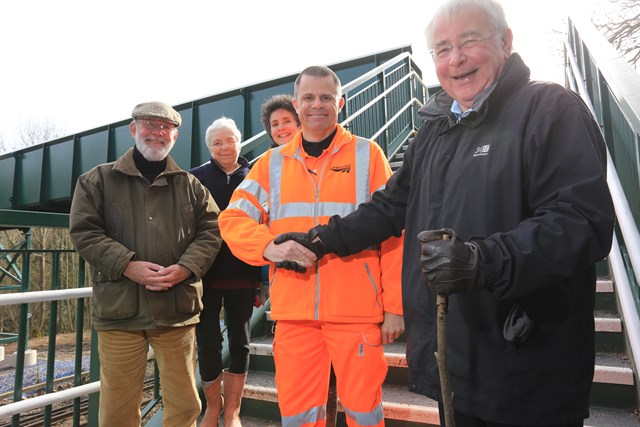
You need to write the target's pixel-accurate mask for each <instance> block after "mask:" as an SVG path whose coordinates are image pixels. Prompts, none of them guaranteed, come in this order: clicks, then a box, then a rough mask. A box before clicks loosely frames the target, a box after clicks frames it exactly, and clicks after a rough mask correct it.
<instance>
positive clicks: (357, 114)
mask: <svg viewBox="0 0 640 427" xmlns="http://www.w3.org/2000/svg"><path fill="white" fill-rule="evenodd" d="M414 74H415V71H411V72H410V73H409V74H407V75H406V76H404V77H402V78H401V79H400V80H398V81H397V82H395V83H394V84H392V85H391V86H389V87H388V88H387V89H385V91H384V92H382V93H381V94H380V95H378V96H376V97H375V98H373V99H372V100H371V101H369V102H367V103H366V104H365V105H363V106H362V107H360V109H358V111H356V112H355V113H351V115H350V116H349V117H348V118H346V119H345V120H343V121H342V123H340V124H341V125H342V126H346V125H348V124H349V123H351V122H352V121H354V120H355V119H357V118H358V117H360V116H361V115H362V114H364V113H365V112H366V111H367V110H368V109H369V107H371V106H373V105H375V104H376V103H378V102H379V101H380V100H381V99H384V97H385V96H386V95H387V94H388V93H389V92H391V91H392V90H393V89H396V88H397V87H398V86H400V85H401V84H403V83H405V81H406V80H411V77H412V76H413V75H414ZM372 139H373V138H372Z"/></svg>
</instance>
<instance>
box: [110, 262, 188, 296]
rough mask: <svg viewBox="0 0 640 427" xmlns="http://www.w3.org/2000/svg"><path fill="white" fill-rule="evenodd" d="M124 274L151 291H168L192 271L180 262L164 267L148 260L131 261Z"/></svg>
mask: <svg viewBox="0 0 640 427" xmlns="http://www.w3.org/2000/svg"><path fill="white" fill-rule="evenodd" d="M122 274H123V276H125V277H127V278H128V279H130V280H132V281H134V282H136V283H138V284H140V285H142V286H144V287H145V288H146V289H147V290H149V291H168V290H169V289H171V288H172V287H174V286H175V285H177V284H178V283H180V282H182V281H184V280H186V279H187V278H188V277H189V276H191V274H192V273H191V270H189V269H188V268H187V267H185V266H183V265H180V264H173V265H170V266H168V267H163V266H161V265H158V264H155V263H153V262H148V261H129V264H127V267H126V268H125V270H124V272H123V273H122Z"/></svg>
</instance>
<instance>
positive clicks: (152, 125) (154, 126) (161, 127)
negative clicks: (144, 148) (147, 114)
mask: <svg viewBox="0 0 640 427" xmlns="http://www.w3.org/2000/svg"><path fill="white" fill-rule="evenodd" d="M136 122H137V123H142V125H143V126H144V127H145V128H147V129H149V130H150V131H153V132H166V133H171V132H173V131H174V130H176V129H177V127H176V126H174V125H171V124H165V123H158V122H152V121H150V120H136Z"/></svg>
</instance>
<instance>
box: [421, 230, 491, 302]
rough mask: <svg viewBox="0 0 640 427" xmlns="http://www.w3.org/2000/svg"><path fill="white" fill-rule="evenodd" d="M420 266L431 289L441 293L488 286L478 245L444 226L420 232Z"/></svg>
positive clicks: (454, 292)
mask: <svg viewBox="0 0 640 427" xmlns="http://www.w3.org/2000/svg"><path fill="white" fill-rule="evenodd" d="M418 240H420V242H421V244H420V269H421V272H422V277H423V278H424V279H425V280H426V281H427V285H428V286H429V288H430V289H431V290H432V291H433V292H435V293H436V294H438V295H450V294H456V293H464V292H475V291H479V290H482V289H484V288H485V276H484V273H483V271H482V269H483V266H482V259H481V257H480V253H479V249H478V245H477V244H476V243H474V242H473V241H470V242H465V241H464V240H461V239H460V238H459V237H458V236H456V234H455V233H454V232H453V230H451V229H449V228H443V229H440V230H428V231H423V232H421V233H419V234H418Z"/></svg>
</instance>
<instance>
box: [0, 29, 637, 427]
mask: <svg viewBox="0 0 640 427" xmlns="http://www.w3.org/2000/svg"><path fill="white" fill-rule="evenodd" d="M565 47H566V52H567V54H566V58H567V60H566V62H567V78H566V80H567V81H566V86H567V87H570V88H571V89H573V90H575V91H576V92H579V93H581V94H582V95H583V97H584V98H585V99H586V100H587V102H588V103H589V105H591V107H592V111H593V113H594V116H595V117H596V118H597V120H598V122H599V123H600V124H601V127H602V130H603V133H604V135H605V139H606V141H607V145H608V147H609V151H610V154H611V156H610V159H609V185H610V189H611V192H612V195H613V198H614V200H615V204H616V215H617V218H618V226H617V227H616V239H615V242H614V245H613V247H612V251H611V254H610V255H609V257H608V258H607V259H606V260H604V261H603V262H601V263H600V264H599V279H598V285H597V291H598V294H597V307H596V311H595V312H594V318H595V324H596V335H597V338H596V339H597V341H596V343H597V352H598V355H597V359H596V365H597V367H596V371H595V373H594V382H593V392H592V397H591V417H590V418H589V419H588V420H586V421H585V425H587V426H592V427H600V426H607V427H623V426H635V425H640V422H639V421H638V417H637V411H638V408H639V406H638V384H639V383H638V374H637V372H638V371H637V367H638V364H639V360H640V320H639V314H638V313H639V310H640V306H639V301H640V298H639V289H638V282H639V281H640V280H639V276H640V237H638V226H639V224H640V200H638V197H639V196H638V195H640V179H639V178H638V176H639V175H640V173H639V170H640V161H639V160H638V159H640V155H639V153H638V150H639V148H638V147H639V144H638V141H639V140H640V100H639V99H638V97H637V95H635V93H636V92H637V87H640V77H639V76H638V75H637V74H635V73H633V74H632V73H630V71H629V70H630V67H629V66H628V64H626V62H625V63H624V64H626V65H624V64H622V61H623V60H622V59H621V58H620V57H619V55H617V54H615V53H612V52H613V49H612V48H611V46H609V45H607V44H606V42H604V41H603V39H602V37H601V36H599V35H598V34H597V32H596V31H595V29H593V28H592V27H591V26H590V24H585V23H575V22H573V21H570V22H569V28H568V40H567V42H566V45H565ZM332 68H334V69H335V70H336V71H337V73H338V75H339V76H340V77H341V79H342V81H343V82H348V83H347V84H346V85H345V86H344V88H343V92H344V94H345V99H346V101H347V102H346V108H345V110H344V112H343V115H342V116H341V117H340V122H341V123H343V124H344V125H345V126H347V127H348V128H350V129H351V130H352V131H353V132H354V133H356V134H358V135H362V136H366V137H369V138H372V139H374V140H375V141H377V142H378V143H379V144H380V145H381V146H382V147H383V149H384V151H385V153H387V156H388V157H389V159H390V163H391V165H392V168H393V169H394V170H397V168H398V167H400V165H401V162H402V157H403V154H404V150H405V148H406V146H407V144H409V143H410V140H411V137H412V135H413V134H414V132H415V130H416V129H417V128H418V127H419V125H420V122H419V119H418V117H417V110H418V109H419V108H420V106H421V105H422V104H423V103H424V102H426V99H427V98H428V97H429V96H430V95H432V94H433V93H434V92H435V91H436V90H437V89H438V88H437V87H428V86H426V85H425V84H424V83H423V82H422V80H421V77H420V76H421V73H420V70H419V68H418V67H417V65H416V64H415V63H414V61H413V59H412V57H411V52H410V49H408V48H401V49H399V50H397V51H389V52H382V53H380V54H375V55H371V56H368V57H363V58H358V59H356V60H353V61H349V62H348V63H342V64H335V65H333V66H332ZM631 71H632V70H631ZM294 78H295V75H292V76H287V77H283V78H282V79H278V80H275V81H271V82H265V83H263V84H260V85H254V86H252V87H247V88H242V89H238V90H235V91H230V92H227V93H224V94H219V95H214V96H211V97H208V98H203V99H201V100H196V101H193V102H190V103H187V104H182V105H178V106H176V108H177V109H178V110H179V111H180V112H181V114H182V115H183V118H184V121H185V124H184V126H183V128H181V136H180V139H179V142H178V143H177V144H176V149H177V150H178V151H176V152H175V156H174V157H175V158H176V160H177V162H178V164H179V165H180V166H182V167H183V168H190V167H192V166H195V165H198V164H201V163H204V162H205V161H206V160H207V159H208V153H207V151H206V148H205V147H204V143H203V138H204V131H205V130H206V127H207V126H208V124H209V123H210V122H211V121H212V120H213V119H215V118H217V117H219V116H221V115H223V114H224V115H226V116H229V117H233V118H234V119H235V120H236V122H237V123H239V125H240V126H241V129H243V130H244V132H243V134H244V135H245V136H250V137H249V138H247V140H246V141H245V142H244V143H243V144H242V154H243V155H244V156H245V157H248V158H250V159H255V158H257V157H258V156H259V155H260V154H261V153H262V152H264V151H265V150H266V149H267V147H268V141H267V137H266V135H265V134H264V133H263V132H260V131H258V129H259V128H260V122H259V115H258V114H257V111H258V108H259V104H261V103H262V101H263V100H264V99H266V98H267V97H269V96H270V95H271V94H273V93H280V92H284V93H291V92H292V82H293V79H294ZM128 123H129V119H124V120H122V121H120V122H116V123H113V124H110V125H107V126H104V127H101V128H98V129H93V130H90V131H87V132H84V133H81V134H77V135H72V136H69V137H65V138H61V139H59V140H56V141H51V142H49V143H45V144H42V145H41V146H36V147H30V148H27V149H23V150H19V151H17V152H14V153H10V154H8V155H4V156H0V182H2V183H3V185H2V186H1V187H0V227H3V228H5V229H21V230H25V233H28V230H30V229H31V228H32V227H58V228H65V227H68V216H67V214H66V213H67V212H68V207H69V203H70V198H71V194H72V193H73V187H74V184H75V179H76V178H77V176H79V174H81V173H82V172H84V171H86V170H88V169H89V168H91V167H93V166H95V165H97V164H99V163H103V162H106V161H112V160H115V158H117V157H118V156H119V155H120V154H122V153H123V152H124V151H125V150H126V149H127V148H129V147H130V146H131V140H130V136H129V135H128V130H127V126H128ZM179 147H182V148H179ZM7 183H10V184H7ZM26 235H27V234H25V236H26ZM67 250H68V251H69V252H72V251H71V250H70V248H68V249H67ZM34 252H35V250H33V249H30V248H29V246H28V245H27V249H25V248H23V247H22V246H20V247H19V248H17V249H16V248H10V249H2V248H1V247H0V290H3V291H6V292H5V294H3V295H0V307H1V306H14V307H15V306H17V307H19V308H20V312H21V317H20V322H21V326H20V331H19V334H18V335H19V337H18V342H19V344H20V345H19V346H18V349H19V350H18V352H19V353H20V351H23V352H24V351H25V350H26V349H27V340H28V327H27V326H25V325H24V324H23V323H26V324H27V325H28V316H27V313H28V311H29V309H30V307H32V306H33V304H36V303H41V302H42V303H45V302H46V303H47V304H51V311H52V312H53V311H54V310H53V305H54V303H55V302H57V301H60V300H68V299H78V300H79V301H84V300H85V299H86V298H88V297H90V295H91V289H90V287H88V286H89V285H90V284H89V283H86V281H85V279H84V265H83V263H82V261H81V260H77V262H78V264H79V266H80V268H79V271H80V272H82V273H80V274H78V275H77V277H75V278H74V280H73V282H72V283H67V284H66V287H68V288H69V289H68V290H65V292H68V293H64V295H63V294H61V293H60V292H61V291H58V288H59V286H58V285H57V284H55V285H54V284H53V281H52V285H51V286H50V288H51V290H47V291H42V292H43V293H38V292H29V286H28V280H29V279H28V277H29V271H28V268H29V255H32V254H33V253H34ZM76 259H77V256H76ZM7 262H8V263H9V264H8V265H7ZM16 266H21V267H22V268H23V270H22V272H21V274H16V272H15V271H12V270H14V269H15V268H16ZM24 268H27V271H25V270H24ZM10 276H11V280H12V281H13V282H15V280H22V281H23V282H24V281H25V280H26V281H27V283H26V284H25V283H21V285H20V291H21V292H15V290H16V288H15V287H14V288H11V289H9V287H7V288H6V289H5V287H4V286H5V283H6V282H7V281H9V278H10ZM16 278H17V279H16ZM85 285H86V286H87V287H85ZM263 288H264V289H263V291H264V293H265V296H268V287H266V286H264V287H263ZM12 291H13V292H12ZM76 291H78V292H77V293H76ZM72 293H73V294H72ZM32 294H37V295H32ZM266 301H267V303H266V304H265V305H264V306H262V307H260V308H258V309H256V310H255V312H254V316H253V318H252V344H251V355H252V356H251V366H250V373H249V377H248V382H247V387H246V392H245V395H244V399H243V405H242V417H243V424H245V425H246V426H254V425H255V426H259V425H279V424H280V418H279V411H278V406H277V393H276V390H275V384H274V380H273V370H274V368H273V358H272V347H271V343H272V339H273V338H272V334H271V331H272V327H273V325H272V323H273V322H272V321H271V319H270V317H269V303H268V298H267V299H266ZM80 310H81V309H80ZM55 322H56V320H55V316H54V317H52V318H51V323H52V324H53V325H54V327H53V332H52V333H51V334H52V335H51V339H50V343H51V344H50V346H51V347H54V348H55ZM82 327H83V326H82V323H80V328H81V329H82ZM85 328H86V321H85ZM78 336H79V337H80V342H81V341H82V337H83V335H82V333H81V332H80V333H79V334H78ZM94 337H95V335H92V336H91V338H94ZM0 342H1V340H0ZM92 344H93V347H94V348H93V351H92V359H91V365H90V370H91V372H90V375H89V379H88V381H89V382H88V383H86V384H85V383H84V381H85V380H81V379H76V380H75V382H74V386H73V388H71V389H69V390H65V391H64V392H55V393H54V392H53V387H48V389H47V394H44V395H42V396H38V397H34V398H31V399H26V400H21V399H23V394H22V388H23V384H22V380H18V379H16V385H15V392H14V401H15V402H16V403H10V404H6V405H4V406H0V420H2V419H3V417H4V418H6V417H11V420H12V425H16V426H17V425H20V416H21V414H24V413H26V412H27V411H32V410H35V409H36V408H45V409H44V411H43V415H42V416H43V419H46V418H47V416H48V415H47V414H49V415H50V412H51V405H52V402H60V401H61V399H66V400H69V399H73V400H74V402H76V399H80V397H83V396H86V395H89V396H90V399H89V405H88V407H89V409H88V411H89V412H88V415H87V417H88V421H86V422H87V423H88V424H82V421H80V416H79V415H76V413H75V412H74V426H76V425H91V426H94V425H97V422H96V419H97V418H96V416H97V392H98V390H99V382H98V381H99V375H98V374H97V372H98V367H99V365H98V363H97V358H96V357H95V340H92ZM225 344H226V340H225ZM385 353H386V356H387V360H388V362H389V366H390V370H389V374H388V376H387V381H386V383H385V385H384V394H383V400H384V402H383V406H384V413H385V418H386V422H387V424H390V425H403V426H405V425H406V426H411V425H416V426H417V425H425V426H437V425H439V421H438V414H437V407H436V406H435V403H434V402H433V401H431V400H429V399H427V398H425V397H422V396H419V395H416V394H414V393H410V392H409V391H408V390H407V385H408V372H407V368H406V353H405V347H404V343H403V341H402V340H401V341H400V342H399V343H396V344H393V345H389V346H386V347H385ZM223 354H224V358H225V360H228V350H227V349H226V348H225V349H224V353H223ZM18 359H20V354H18ZM18 366H19V369H18V370H21V369H22V366H23V364H22V365H20V363H18ZM16 378H17V376H16ZM60 393H64V395H60ZM161 399H162V397H161V390H160V388H159V387H158V386H156V389H155V391H154V399H153V400H152V401H151V402H150V403H149V404H148V405H146V406H145V408H144V412H143V413H144V414H145V415H146V416H147V418H145V420H146V425H148V426H156V425H158V426H159V425H161V415H162V410H161ZM77 401H78V405H77V406H78V412H79V411H80V404H79V400H77ZM30 402H31V403H30ZM338 405H339V403H338ZM158 407H160V410H158ZM47 408H49V410H48V411H47ZM338 408H339V411H338V420H337V424H339V425H345V421H344V414H343V413H342V412H341V411H340V407H339V406H338ZM74 411H75V409H74Z"/></svg>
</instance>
